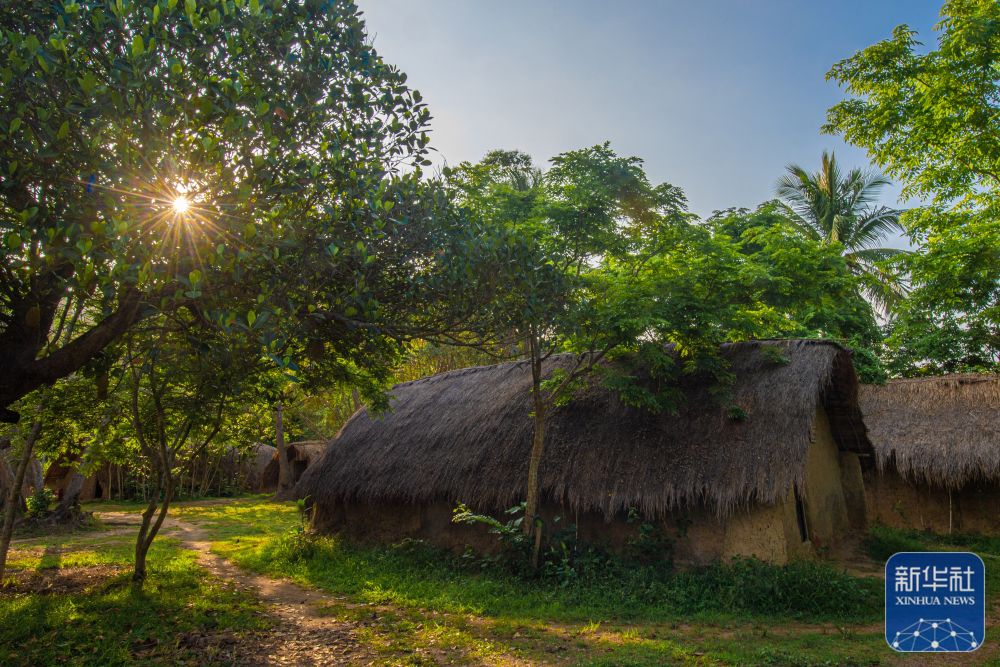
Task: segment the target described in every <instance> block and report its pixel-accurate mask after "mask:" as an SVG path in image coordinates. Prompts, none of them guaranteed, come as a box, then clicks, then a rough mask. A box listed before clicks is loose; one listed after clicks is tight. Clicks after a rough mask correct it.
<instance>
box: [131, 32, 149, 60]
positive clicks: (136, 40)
mask: <svg viewBox="0 0 1000 667" xmlns="http://www.w3.org/2000/svg"><path fill="white" fill-rule="evenodd" d="M145 52H146V46H145V45H144V44H143V43H142V35H135V36H133V37H132V57H133V58H138V57H139V56H141V55H142V54H143V53H145Z"/></svg>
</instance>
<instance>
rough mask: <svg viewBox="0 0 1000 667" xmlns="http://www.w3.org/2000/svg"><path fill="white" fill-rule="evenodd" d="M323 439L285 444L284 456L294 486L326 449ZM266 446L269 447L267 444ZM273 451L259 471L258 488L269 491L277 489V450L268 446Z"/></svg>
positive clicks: (265, 491)
mask: <svg viewBox="0 0 1000 667" xmlns="http://www.w3.org/2000/svg"><path fill="white" fill-rule="evenodd" d="M326 445H327V443H326V441H324V440H300V441H298V442H291V443H288V444H287V445H285V456H286V457H287V460H288V463H289V476H290V477H291V479H290V483H291V485H292V486H294V485H295V484H296V483H297V482H298V481H299V479H300V478H301V477H302V475H303V473H305V471H306V469H307V468H308V467H309V466H310V465H312V464H313V463H314V462H315V461H317V460H318V459H319V457H320V455H321V454H322V453H323V450H325V449H326ZM268 447H270V446H269V445H268ZM270 449H271V450H272V451H273V453H272V454H271V458H270V460H269V461H268V462H267V465H266V466H264V468H263V470H262V472H261V487H260V490H261V491H262V492H264V493H270V492H273V491H277V490H278V473H279V466H278V450H277V449H276V448H274V447H270Z"/></svg>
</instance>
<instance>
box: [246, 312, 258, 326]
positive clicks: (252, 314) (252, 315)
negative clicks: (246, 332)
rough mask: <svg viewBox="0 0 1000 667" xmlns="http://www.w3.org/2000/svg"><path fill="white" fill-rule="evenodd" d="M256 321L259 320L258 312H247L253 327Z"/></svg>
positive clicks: (248, 319) (248, 320) (248, 322)
mask: <svg viewBox="0 0 1000 667" xmlns="http://www.w3.org/2000/svg"><path fill="white" fill-rule="evenodd" d="M256 321H257V313H255V312H254V311H252V310H251V311H250V312H249V313H247V324H249V325H250V326H251V327H253V323H254V322H256Z"/></svg>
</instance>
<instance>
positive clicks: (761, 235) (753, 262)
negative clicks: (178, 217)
mask: <svg viewBox="0 0 1000 667" xmlns="http://www.w3.org/2000/svg"><path fill="white" fill-rule="evenodd" d="M707 227H708V228H709V229H710V230H711V231H712V234H713V239H712V241H713V243H714V245H715V248H716V250H715V251H714V252H715V253H716V256H718V257H720V258H724V259H719V260H717V261H719V263H720V265H721V266H722V267H728V269H727V270H726V271H723V272H720V275H719V276H718V277H717V278H716V279H715V280H714V281H713V282H712V286H713V288H714V290H713V293H711V294H707V293H705V292H702V293H701V294H704V295H705V298H706V299H712V300H713V302H712V305H713V307H714V309H715V312H724V311H726V310H728V312H729V313H731V314H730V315H729V316H728V320H729V321H730V322H732V323H733V325H732V328H731V329H730V330H729V331H728V337H729V338H730V339H732V340H746V339H753V338H788V337H799V338H832V339H834V340H839V341H841V342H843V343H845V344H846V345H847V346H848V347H849V348H851V350H852V351H853V352H854V362H855V367H856V368H857V370H858V375H859V376H860V377H861V379H862V381H865V382H878V381H880V380H884V378H885V370H884V368H883V366H882V362H881V360H880V353H881V351H882V349H881V348H882V332H881V331H880V329H879V327H878V324H877V322H876V320H875V314H874V312H873V310H872V306H871V304H870V303H869V302H868V301H867V300H865V299H864V298H863V296H862V291H863V288H864V279H863V278H862V277H861V276H859V275H856V274H855V273H854V272H852V271H851V270H850V267H849V265H848V263H847V260H846V258H845V257H844V256H843V254H842V248H841V246H840V245H839V244H836V243H828V242H826V241H825V240H824V239H822V238H812V237H810V236H809V235H805V234H803V233H802V232H801V231H800V230H799V229H797V228H796V226H795V224H794V223H793V222H792V221H791V220H789V218H788V216H787V215H786V213H785V211H784V208H783V207H782V206H781V205H780V204H779V203H777V202H768V203H765V204H763V205H761V206H760V207H758V208H757V209H756V210H755V211H748V210H746V209H735V210H733V209H730V210H727V211H721V212H718V213H716V214H715V215H713V216H712V218H710V219H709V220H708V222H707ZM706 292H707V290H706Z"/></svg>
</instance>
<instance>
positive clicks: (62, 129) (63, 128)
mask: <svg viewBox="0 0 1000 667" xmlns="http://www.w3.org/2000/svg"><path fill="white" fill-rule="evenodd" d="M68 136H69V121H68V120H64V121H63V122H62V125H60V126H59V131H58V132H57V133H56V138H57V139H65V138H66V137H68Z"/></svg>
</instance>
